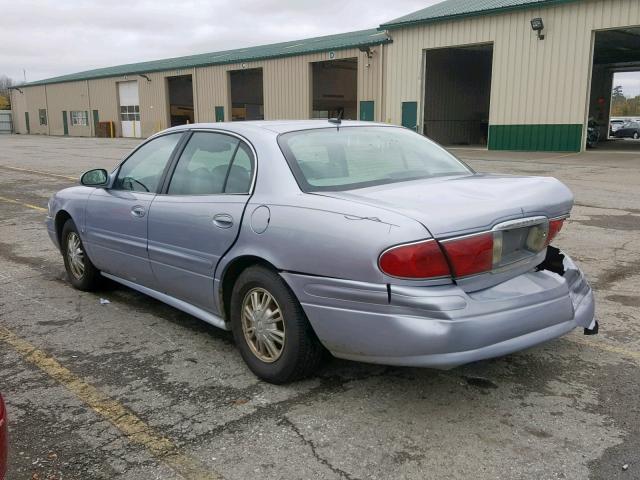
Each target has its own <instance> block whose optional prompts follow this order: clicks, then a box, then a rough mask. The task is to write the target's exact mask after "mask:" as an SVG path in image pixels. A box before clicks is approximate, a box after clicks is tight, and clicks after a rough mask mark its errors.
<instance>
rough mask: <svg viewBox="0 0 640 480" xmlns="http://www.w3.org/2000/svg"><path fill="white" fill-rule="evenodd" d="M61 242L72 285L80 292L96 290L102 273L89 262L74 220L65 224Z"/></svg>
mask: <svg viewBox="0 0 640 480" xmlns="http://www.w3.org/2000/svg"><path fill="white" fill-rule="evenodd" d="M61 240H62V258H63V259H64V268H65V269H66V270H67V277H68V278H69V281H70V282H71V285H73V286H74V287H75V288H77V289H78V290H84V291H91V290H95V289H96V287H97V286H98V284H99V281H100V272H99V271H98V269H97V268H96V267H95V266H94V265H93V263H91V260H89V257H88V256H87V252H86V251H85V249H84V245H83V244H82V240H81V239H80V234H79V233H78V229H77V228H76V225H75V223H73V220H71V219H69V220H67V221H66V222H65V224H64V226H63V227H62V237H61Z"/></svg>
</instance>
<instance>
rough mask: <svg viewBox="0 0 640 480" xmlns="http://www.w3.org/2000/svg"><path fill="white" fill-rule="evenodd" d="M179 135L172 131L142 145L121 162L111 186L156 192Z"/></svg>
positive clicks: (117, 188)
mask: <svg viewBox="0 0 640 480" xmlns="http://www.w3.org/2000/svg"><path fill="white" fill-rule="evenodd" d="M181 137H182V133H172V134H169V135H163V136H161V137H157V138H154V139H153V140H151V141H149V142H147V143H145V144H144V145H142V146H141V147H140V148H139V149H138V150H136V151H135V152H134V153H133V154H132V155H131V156H130V157H129V158H127V160H126V161H125V162H124V163H123V164H122V166H121V167H120V171H119V172H118V177H117V178H116V181H115V183H114V186H113V188H114V189H116V190H131V191H135V192H156V191H157V189H158V187H159V185H160V180H161V179H162V174H163V173H164V169H165V167H166V166H167V162H168V161H169V158H171V154H172V153H173V151H174V150H175V148H176V145H178V142H179V141H180V138H181Z"/></svg>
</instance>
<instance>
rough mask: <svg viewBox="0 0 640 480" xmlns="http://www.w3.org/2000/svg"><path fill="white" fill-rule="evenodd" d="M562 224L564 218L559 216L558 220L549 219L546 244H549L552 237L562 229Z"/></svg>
mask: <svg viewBox="0 0 640 480" xmlns="http://www.w3.org/2000/svg"><path fill="white" fill-rule="evenodd" d="M563 225H564V218H560V219H558V220H549V233H548V234H547V243H546V244H547V245H549V244H550V243H551V242H552V241H553V239H554V238H556V236H557V235H558V233H560V230H562V226H563Z"/></svg>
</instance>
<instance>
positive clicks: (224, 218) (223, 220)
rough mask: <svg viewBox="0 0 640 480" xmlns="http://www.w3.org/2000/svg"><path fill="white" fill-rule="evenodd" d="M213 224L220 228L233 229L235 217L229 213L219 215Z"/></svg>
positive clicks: (214, 218)
mask: <svg viewBox="0 0 640 480" xmlns="http://www.w3.org/2000/svg"><path fill="white" fill-rule="evenodd" d="M213 224H214V225H215V226H216V227H218V228H231V227H232V226H233V217H232V216H231V215H229V214H227V213H218V214H217V215H214V217H213Z"/></svg>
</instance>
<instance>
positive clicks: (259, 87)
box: [229, 68, 264, 121]
mask: <svg viewBox="0 0 640 480" xmlns="http://www.w3.org/2000/svg"><path fill="white" fill-rule="evenodd" d="M229 85H230V91H231V120H233V121H240V120H264V92H263V84H262V69H261V68H249V69H247V70H232V71H230V72H229Z"/></svg>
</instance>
